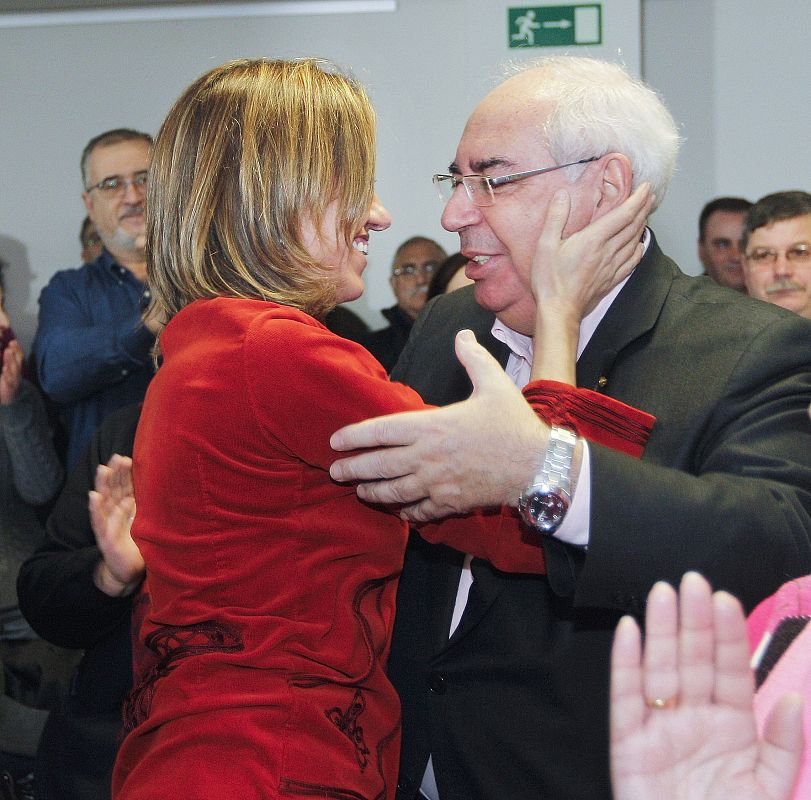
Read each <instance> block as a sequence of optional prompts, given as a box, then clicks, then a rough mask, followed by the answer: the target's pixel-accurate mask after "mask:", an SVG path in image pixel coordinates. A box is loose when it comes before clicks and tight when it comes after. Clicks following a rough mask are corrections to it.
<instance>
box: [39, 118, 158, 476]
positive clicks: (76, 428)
mask: <svg viewBox="0 0 811 800" xmlns="http://www.w3.org/2000/svg"><path fill="white" fill-rule="evenodd" d="M151 148H152V137H151V136H150V135H149V134H147V133H141V132H140V131H136V130H132V129H129V128H118V129H115V130H111V131H106V132H105V133H102V134H100V135H99V136H96V137H94V138H93V139H91V140H90V141H89V142H88V144H87V146H86V147H85V149H84V151H83V152H82V158H81V169H82V181H83V185H84V191H83V192H82V200H83V201H84V204H85V208H86V209H87V214H88V216H89V217H90V220H91V222H92V223H93V225H94V226H95V228H96V231H97V233H98V235H99V237H100V238H101V241H102V244H103V246H104V247H103V250H102V253H101V255H100V256H99V257H98V258H96V259H95V260H94V261H91V262H90V263H88V264H85V265H83V266H81V267H79V268H78V269H70V270H63V271H61V272H57V273H56V274H55V275H54V276H53V278H51V281H50V283H49V284H48V285H47V286H46V287H45V289H43V291H42V294H41V296H40V299H39V306H40V311H39V327H38V329H37V334H36V337H35V339H34V345H33V350H34V356H35V359H36V364H37V369H38V372H39V379H40V383H41V385H42V388H43V389H44V391H45V392H46V393H47V394H48V395H49V396H50V398H51V399H52V400H54V401H55V402H56V403H57V404H58V405H59V408H60V416H61V417H62V421H63V423H64V425H65V428H66V430H67V436H68V451H67V464H68V466H69V467H70V466H72V465H73V464H74V463H75V462H76V459H77V458H78V456H79V454H80V453H81V452H82V451H83V450H84V448H85V447H86V446H87V444H88V442H89V441H90V437H91V436H92V435H93V432H94V431H95V430H96V428H97V427H98V426H99V425H100V424H101V422H102V421H103V420H104V419H105V417H107V415H108V414H110V413H111V412H112V411H115V410H116V409H119V408H121V407H122V406H125V405H129V404H130V403H133V402H138V401H140V400H142V399H143V397H144V393H145V392H146V387H147V385H148V383H149V380H150V378H151V377H152V374H153V372H154V370H153V367H152V359H151V350H152V344H153V342H154V341H155V337H154V333H153V332H152V331H151V330H149V328H148V327H146V326H145V325H144V324H143V322H142V321H141V314H142V311H143V309H144V307H145V306H146V304H147V303H148V301H149V290H148V289H147V287H146V254H145V251H144V242H145V234H146V229H145V217H144V205H145V199H146V178H147V171H148V169H149V161H150V154H151Z"/></svg>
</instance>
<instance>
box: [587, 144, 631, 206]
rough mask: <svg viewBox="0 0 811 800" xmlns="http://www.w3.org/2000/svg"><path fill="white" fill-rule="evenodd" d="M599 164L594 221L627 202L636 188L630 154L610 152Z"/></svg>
mask: <svg viewBox="0 0 811 800" xmlns="http://www.w3.org/2000/svg"><path fill="white" fill-rule="evenodd" d="M597 166H598V168H599V170H600V172H599V176H598V177H599V180H598V182H597V184H596V186H595V188H596V190H597V193H598V196H597V203H596V205H595V207H594V213H593V215H592V218H591V221H592V222H593V221H594V220H596V219H599V218H600V217H602V216H603V214H606V213H608V212H609V211H611V209H612V208H616V207H617V206H619V205H621V204H622V203H623V202H625V201H626V200H627V199H628V198H629V197H630V195H631V192H632V191H633V188H634V187H633V182H634V173H633V168H632V167H631V161H630V160H629V158H628V156H624V155H623V154H622V153H608V154H607V155H604V156H603V157H602V158H601V159H600V161H599V163H598V165H597Z"/></svg>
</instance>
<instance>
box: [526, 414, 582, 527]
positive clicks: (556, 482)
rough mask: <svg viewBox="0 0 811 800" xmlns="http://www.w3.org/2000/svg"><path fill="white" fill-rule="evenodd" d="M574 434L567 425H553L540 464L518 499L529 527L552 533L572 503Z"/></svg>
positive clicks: (575, 438)
mask: <svg viewBox="0 0 811 800" xmlns="http://www.w3.org/2000/svg"><path fill="white" fill-rule="evenodd" d="M576 444H577V436H575V434H574V433H572V432H571V431H569V430H567V429H566V428H552V429H551V430H550V432H549V443H548V444H547V446H546V453H545V454H544V459H543V464H541V469H540V471H539V472H538V474H537V475H536V476H535V478H534V479H533V481H532V483H531V484H530V485H529V486H527V488H526V489H524V491H523V492H521V496H520V497H519V498H518V513H519V514H520V515H521V519H523V520H524V522H526V524H527V525H529V526H530V527H531V528H535V529H536V530H539V531H541V532H542V533H554V532H555V531H556V530H557V529H558V527H559V526H560V523H561V522H563V518H564V517H565V516H566V512H567V511H568V510H569V506H570V505H571V502H572V494H573V487H572V458H573V456H574V448H575V445H576Z"/></svg>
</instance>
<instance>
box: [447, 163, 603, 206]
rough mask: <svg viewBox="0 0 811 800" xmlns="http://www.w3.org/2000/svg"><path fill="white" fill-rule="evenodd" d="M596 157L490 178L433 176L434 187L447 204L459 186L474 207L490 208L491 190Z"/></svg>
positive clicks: (493, 198)
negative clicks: (463, 188) (463, 189)
mask: <svg viewBox="0 0 811 800" xmlns="http://www.w3.org/2000/svg"><path fill="white" fill-rule="evenodd" d="M597 159H598V156H592V157H591V158H583V159H580V161H570V162H569V163H568V164H558V165H556V166H554V167H541V168H540V169H530V170H527V171H526V172H514V173H512V175H499V176H498V177H496V178H491V177H490V176H489V175H462V176H461V177H460V176H458V175H434V179H433V180H434V186H436V188H437V191H438V192H439V199H440V200H442V202H443V203H447V202H448V200H450V199H451V196H452V195H453V192H454V190H455V189H456V187H457V186H459V184H461V185H462V186H464V187H465V192H466V193H467V196H468V199H469V200H470V202H471V203H473V205H474V206H482V207H484V206H492V205H493V203H495V195H494V194H493V189H495V188H496V187H497V186H504V185H505V184H508V183H515V182H516V181H522V180H524V178H531V177H532V176H533V175H543V174H544V173H545V172H554V171H555V170H556V169H563V168H564V167H574V166H575V165H577V164H588V163H590V162H591V161H597Z"/></svg>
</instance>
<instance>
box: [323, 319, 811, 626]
mask: <svg viewBox="0 0 811 800" xmlns="http://www.w3.org/2000/svg"><path fill="white" fill-rule="evenodd" d="M742 350H743V355H742V356H741V358H740V359H739V360H738V362H737V363H736V364H733V365H730V366H729V368H728V369H727V368H725V371H724V375H725V376H726V375H727V373H728V377H725V378H724V379H723V380H721V381H719V383H720V384H721V387H722V390H723V394H722V395H721V396H718V397H710V398H705V397H701V398H689V399H688V398H685V399H684V400H680V398H679V397H678V394H677V393H675V390H673V391H671V392H669V393H668V394H669V397H667V398H665V400H663V401H657V402H666V403H669V405H670V406H671V408H670V409H669V410H668V414H666V416H665V418H664V419H662V418H660V419H659V421H658V422H657V426H659V432H658V437H657V430H656V429H654V435H653V436H652V438H651V441H650V443H649V445H648V448H647V450H646V457H645V458H644V459H643V460H642V461H639V460H637V459H634V458H632V457H630V456H627V455H624V454H622V453H617V452H615V451H613V450H609V449H608V448H604V447H600V446H599V445H594V446H593V447H591V448H590V452H591V517H590V524H589V529H590V530H589V547H588V551H587V554H586V557H585V560H584V566H583V568H582V571H579V572H578V574H577V575H576V576H571V577H572V579H574V580H576V583H571V582H569V583H568V585H569V586H570V587H571V589H572V590H573V591H574V592H575V598H574V600H575V603H576V604H578V605H583V606H594V607H602V608H616V609H619V610H623V611H625V610H633V611H638V609H639V608H641V606H642V604H643V601H644V597H645V595H646V594H647V592H648V590H649V589H650V587H651V586H652V585H653V583H655V582H656V581H657V580H660V579H665V580H672V581H677V580H678V579H679V577H680V576H681V575H682V574H683V573H684V572H687V571H689V570H700V571H702V572H703V573H704V574H707V575H708V576H709V577H711V578H712V580H713V583H714V584H715V585H716V586H718V588H721V589H726V590H727V591H730V592H732V593H734V594H735V595H736V596H738V597H740V598H741V600H742V602H743V603H744V606H745V607H746V608H751V607H752V606H753V605H754V604H755V603H756V602H758V601H759V600H760V599H762V598H763V597H764V596H765V595H766V594H768V593H769V592H771V591H774V590H775V589H776V588H777V587H778V586H779V585H780V584H781V583H783V582H784V581H785V580H786V579H788V578H791V577H794V576H797V575H802V574H805V573H808V572H811V425H809V421H808V417H807V413H806V410H807V407H808V403H809V399H811V372H809V367H808V360H807V353H808V352H811V326H809V325H808V323H807V322H806V321H805V320H801V319H800V318H799V317H793V316H789V315H782V314H781V315H780V316H779V317H774V318H773V319H772V322H771V324H769V325H768V326H766V327H765V328H764V329H763V330H762V331H761V333H760V335H759V336H757V337H754V338H753V339H752V340H751V341H749V342H747V343H746V345H745V347H742ZM489 367H493V368H492V369H490V368H488V367H485V372H484V373H483V374H484V380H482V379H481V377H480V378H479V391H477V393H476V394H475V395H474V396H473V397H471V399H470V400H468V401H464V402H462V403H457V404H456V405H454V406H449V407H447V408H442V409H437V410H433V411H427V412H421V413H418V414H411V415H407V416H402V417H399V416H393V417H388V418H383V419H381V420H369V421H367V422H364V423H361V424H360V425H357V426H352V427H350V428H346V429H344V430H343V431H339V432H337V433H336V435H335V437H334V439H333V443H334V444H335V446H336V447H337V448H339V449H347V450H348V449H352V448H357V447H370V446H371V447H374V446H379V445H381V444H384V445H386V446H388V449H385V450H378V451H373V452H370V453H362V454H360V455H358V456H353V457H351V458H350V459H345V460H342V461H339V462H336V464H335V465H333V469H332V474H333V476H334V477H336V478H338V479H340V480H363V481H368V483H367V484H365V485H364V484H361V486H360V487H359V493H360V494H361V496H363V497H366V498H370V499H374V500H376V501H381V502H405V503H407V504H412V506H410V507H408V508H407V513H408V515H410V516H412V517H414V518H417V519H424V518H425V517H429V516H442V515H444V514H446V513H450V511H455V512H465V511H468V510H470V509H471V508H473V507H475V506H476V505H477V504H482V503H487V504H492V503H495V502H503V503H505V504H510V505H515V504H516V501H517V497H518V494H517V492H516V489H517V488H518V489H519V490H520V488H521V487H522V486H523V485H525V484H526V483H527V482H528V480H529V478H531V477H532V473H533V469H534V468H535V466H536V464H537V459H538V454H539V453H542V452H543V448H544V446H545V432H544V426H543V424H542V423H541V422H539V421H538V420H537V419H536V418H535V417H534V415H533V414H531V412H530V411H529V408H528V406H527V405H526V403H525V402H524V400H523V398H522V397H521V395H520V393H519V392H518V391H517V390H516V389H515V388H514V387H512V385H511V384H509V381H507V380H506V379H505V378H504V376H503V375H499V374H498V372H497V371H496V370H495V368H494V365H492V364H490V365H489ZM662 368H664V367H662ZM643 373H645V374H648V373H647V372H645V371H644V370H643ZM641 374H642V373H640V375H641ZM640 380H642V378H641V377H640ZM484 385H486V386H487V389H488V390H487V391H482V390H481V388H482V386H484ZM511 390H512V391H511ZM708 390H709V389H708ZM680 403H681V404H682V405H683V406H684V408H685V416H684V418H679V417H678V410H679V405H680ZM688 408H689V409H690V410H689V411H688ZM658 416H659V415H658V413H657V417H658ZM663 441H664V442H665V443H664V444H662V442H663ZM550 544H552V545H554V546H555V547H556V548H557V547H558V546H559V544H560V543H558V542H554V543H550ZM553 563H554V562H553ZM552 569H553V566H552V565H551V564H550V571H551V570H552Z"/></svg>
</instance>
